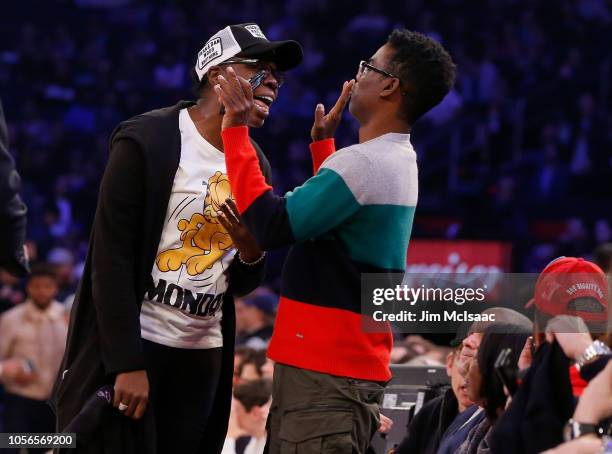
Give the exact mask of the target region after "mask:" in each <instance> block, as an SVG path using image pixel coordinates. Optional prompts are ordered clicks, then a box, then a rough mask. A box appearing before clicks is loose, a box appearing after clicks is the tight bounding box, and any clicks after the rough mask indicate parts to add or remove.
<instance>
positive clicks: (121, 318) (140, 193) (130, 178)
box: [92, 140, 145, 374]
mask: <svg viewBox="0 0 612 454" xmlns="http://www.w3.org/2000/svg"><path fill="white" fill-rule="evenodd" d="M144 198H145V193H144V162H143V158H142V155H141V151H140V148H139V147H138V145H137V144H136V143H135V142H133V141H132V140H118V141H116V142H115V143H114V144H113V145H112V148H111V153H110V157H109V161H108V164H107V167H106V170H105V171H104V176H103V177H102V183H101V186H100V197H99V201H98V208H97V211H96V217H95V220H94V235H93V253H92V254H93V255H92V292H93V295H92V296H93V303H94V306H95V310H96V317H97V321H98V327H99V331H100V342H101V345H100V350H101V355H102V361H103V363H104V368H105V370H106V373H107V374H111V373H120V372H127V371H132V370H140V369H144V368H145V361H144V356H143V352H142V343H141V339H140V317H139V311H138V307H139V301H138V295H137V294H136V288H135V282H136V277H135V266H134V263H135V261H136V255H137V254H138V250H137V249H138V248H137V245H138V244H139V243H140V239H139V236H140V235H141V233H140V232H142V230H143V226H142V223H143V217H144V213H143V212H144Z"/></svg>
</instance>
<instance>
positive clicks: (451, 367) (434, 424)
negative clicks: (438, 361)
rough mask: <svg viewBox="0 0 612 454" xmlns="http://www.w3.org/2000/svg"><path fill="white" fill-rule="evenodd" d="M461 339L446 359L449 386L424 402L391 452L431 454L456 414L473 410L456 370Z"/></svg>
mask: <svg viewBox="0 0 612 454" xmlns="http://www.w3.org/2000/svg"><path fill="white" fill-rule="evenodd" d="M460 353H461V340H459V345H458V346H456V347H455V348H454V350H452V351H451V352H450V353H449V354H448V356H447V358H446V373H447V375H448V376H449V377H450V380H451V387H450V388H449V389H447V390H446V391H445V392H444V394H442V395H441V396H438V397H436V398H434V399H432V400H430V401H429V402H427V403H426V404H425V405H423V407H422V408H421V410H419V412H418V413H417V415H416V416H415V417H414V418H413V419H412V420H411V421H410V425H409V426H408V433H407V434H406V437H405V438H404V440H403V441H402V443H401V444H400V446H399V447H398V448H397V449H396V450H395V452H396V453H397V454H410V453H416V452H418V453H420V454H430V453H431V454H435V453H436V452H438V446H439V443H440V439H441V438H442V435H443V434H444V433H445V432H446V430H447V429H448V428H449V426H450V425H451V423H452V422H453V421H454V420H455V418H456V417H457V415H458V414H460V413H463V412H465V411H466V409H467V408H468V407H469V408H470V409H471V410H470V411H471V412H473V411H475V410H476V408H477V407H476V406H475V405H474V402H472V401H471V400H470V399H469V397H468V395H467V391H466V385H465V377H464V376H463V375H461V373H460V371H459V368H458V367H457V366H458V364H459V361H458V360H459V355H460Z"/></svg>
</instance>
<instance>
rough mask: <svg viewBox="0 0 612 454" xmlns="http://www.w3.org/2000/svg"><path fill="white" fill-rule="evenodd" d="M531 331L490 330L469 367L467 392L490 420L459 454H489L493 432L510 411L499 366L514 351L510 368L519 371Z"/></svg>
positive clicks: (475, 429)
mask: <svg viewBox="0 0 612 454" xmlns="http://www.w3.org/2000/svg"><path fill="white" fill-rule="evenodd" d="M530 335H531V330H530V329H527V328H526V327H525V326H520V325H510V324H493V325H491V326H489V327H488V328H487V329H486V330H485V332H484V334H483V336H482V342H481V344H480V346H479V348H478V354H477V355H475V356H473V357H472V358H471V360H470V362H469V364H468V366H467V369H468V370H467V377H466V388H467V394H468V397H469V399H470V400H472V401H473V402H476V403H477V404H478V405H479V406H480V407H482V408H484V411H485V414H486V419H484V420H483V421H482V422H480V423H479V424H478V425H477V426H475V427H473V428H472V429H471V430H470V433H469V434H468V437H467V439H466V440H465V441H464V442H463V444H462V445H461V446H460V447H459V449H458V450H457V451H456V453H457V454H472V453H481V452H487V450H488V449H489V436H490V433H491V428H492V426H493V425H494V424H495V422H496V421H497V419H498V418H499V416H500V414H501V413H503V411H504V408H505V407H506V401H507V397H508V396H507V394H506V393H507V391H505V390H504V386H505V385H504V383H503V382H502V381H501V379H500V377H499V375H498V374H497V371H496V370H495V363H496V360H497V358H498V356H499V354H500V353H501V352H502V350H504V349H508V348H509V349H510V355H509V364H510V366H511V367H516V368H518V363H519V358H520V356H521V354H522V352H523V350H524V348H525V347H526V345H529V344H528V338H529V336H530Z"/></svg>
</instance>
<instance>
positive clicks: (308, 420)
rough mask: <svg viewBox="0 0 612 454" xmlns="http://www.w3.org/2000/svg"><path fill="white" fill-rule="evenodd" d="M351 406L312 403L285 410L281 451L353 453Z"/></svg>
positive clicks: (307, 453)
mask: <svg viewBox="0 0 612 454" xmlns="http://www.w3.org/2000/svg"><path fill="white" fill-rule="evenodd" d="M352 429H353V411H352V409H351V408H330V407H326V406H312V407H310V408H308V409H301V410H294V411H290V412H287V413H285V415H284V416H283V418H282V421H281V427H280V432H279V439H280V442H281V453H282V454H352V452H353V448H352V447H353V443H352V440H351V432H352Z"/></svg>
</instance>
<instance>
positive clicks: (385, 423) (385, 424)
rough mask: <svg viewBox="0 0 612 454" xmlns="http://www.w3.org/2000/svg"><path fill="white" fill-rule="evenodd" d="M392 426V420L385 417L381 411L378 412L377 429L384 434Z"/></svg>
mask: <svg viewBox="0 0 612 454" xmlns="http://www.w3.org/2000/svg"><path fill="white" fill-rule="evenodd" d="M392 427H393V420H392V419H391V418H387V417H386V416H385V415H383V414H382V413H381V414H380V426H379V427H378V431H379V432H380V433H383V434H386V433H388V432H389V431H390V430H391V428H392Z"/></svg>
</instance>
